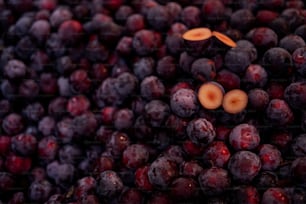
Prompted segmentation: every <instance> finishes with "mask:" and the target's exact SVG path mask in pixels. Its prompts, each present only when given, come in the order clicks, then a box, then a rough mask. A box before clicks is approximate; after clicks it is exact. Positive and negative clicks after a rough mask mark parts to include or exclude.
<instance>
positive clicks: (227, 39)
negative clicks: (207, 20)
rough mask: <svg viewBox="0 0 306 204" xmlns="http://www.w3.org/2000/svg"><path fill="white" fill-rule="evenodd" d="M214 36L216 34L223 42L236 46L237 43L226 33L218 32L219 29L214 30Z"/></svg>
mask: <svg viewBox="0 0 306 204" xmlns="http://www.w3.org/2000/svg"><path fill="white" fill-rule="evenodd" d="M212 36H215V37H216V38H217V39H218V40H219V41H221V42H222V43H223V44H225V45H227V46H229V47H236V46H237V44H236V43H235V42H234V41H233V40H232V39H230V38H229V37H227V36H226V35H224V34H222V33H220V32H217V31H213V32H212Z"/></svg>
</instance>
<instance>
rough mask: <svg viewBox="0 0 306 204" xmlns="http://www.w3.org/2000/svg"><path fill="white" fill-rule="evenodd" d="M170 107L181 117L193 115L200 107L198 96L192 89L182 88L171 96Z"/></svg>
mask: <svg viewBox="0 0 306 204" xmlns="http://www.w3.org/2000/svg"><path fill="white" fill-rule="evenodd" d="M170 107H171V110H172V111H173V113H174V114H176V115H177V116H179V117H182V118H188V117H191V116H192V115H194V114H195V113H196V111H197V110H198V108H199V105H198V101H197V96H196V94H195V92H194V91H193V90H192V89H186V88H183V89H180V90H178V91H176V92H175V93H174V94H173V95H171V96H170Z"/></svg>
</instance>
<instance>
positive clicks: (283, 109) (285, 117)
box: [266, 99, 294, 125]
mask: <svg viewBox="0 0 306 204" xmlns="http://www.w3.org/2000/svg"><path fill="white" fill-rule="evenodd" d="M266 117H267V119H268V121H269V122H270V123H271V124H272V125H288V124H290V123H292V121H293V119H294V115H293V112H292V111H291V109H290V107H289V106H288V104H287V103H286V102H285V101H284V100H281V99H272V100H271V101H270V103H269V104H268V107H267V109H266Z"/></svg>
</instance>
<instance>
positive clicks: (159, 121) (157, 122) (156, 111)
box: [144, 100, 170, 127]
mask: <svg viewBox="0 0 306 204" xmlns="http://www.w3.org/2000/svg"><path fill="white" fill-rule="evenodd" d="M169 114H170V108H169V106H168V104H166V103H164V102H163V101H160V100H152V101H150V102H149V103H147V104H146V105H145V107H144V116H145V119H146V120H147V122H148V123H149V124H150V125H151V126H152V127H162V126H163V125H164V122H165V120H166V119H167V118H168V116H169Z"/></svg>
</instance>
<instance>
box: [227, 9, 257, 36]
mask: <svg viewBox="0 0 306 204" xmlns="http://www.w3.org/2000/svg"><path fill="white" fill-rule="evenodd" d="M254 22H255V17H254V15H253V13H252V11H251V10H250V9H239V10H237V11H235V12H233V14H232V15H231V18H230V24H231V27H232V28H235V29H238V30H240V31H242V32H245V31H248V30H249V29H250V28H252V26H253V25H254Z"/></svg>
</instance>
